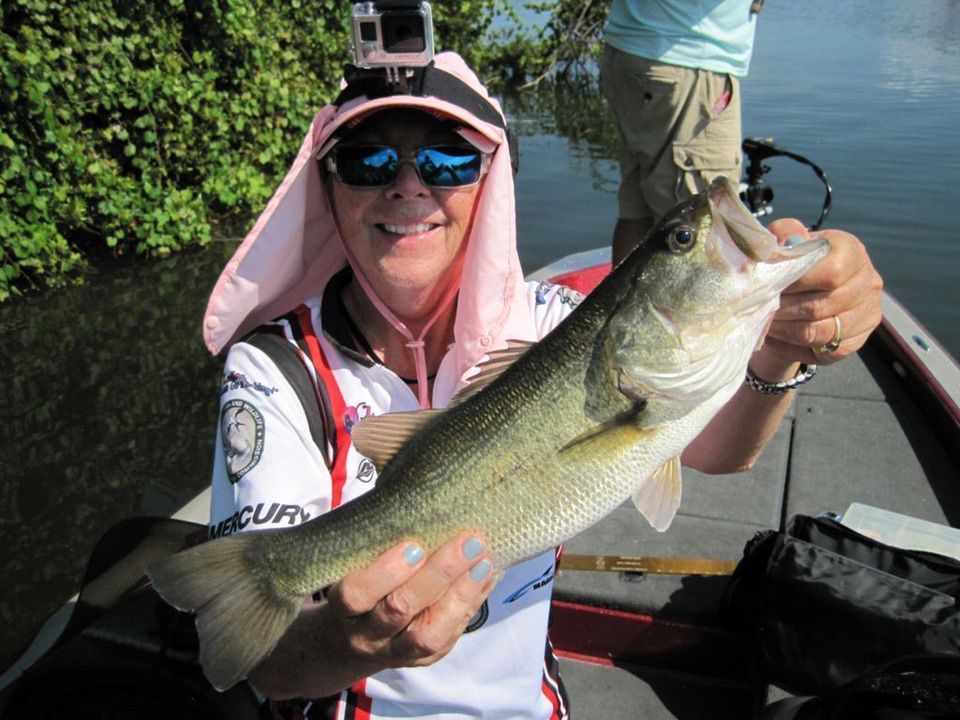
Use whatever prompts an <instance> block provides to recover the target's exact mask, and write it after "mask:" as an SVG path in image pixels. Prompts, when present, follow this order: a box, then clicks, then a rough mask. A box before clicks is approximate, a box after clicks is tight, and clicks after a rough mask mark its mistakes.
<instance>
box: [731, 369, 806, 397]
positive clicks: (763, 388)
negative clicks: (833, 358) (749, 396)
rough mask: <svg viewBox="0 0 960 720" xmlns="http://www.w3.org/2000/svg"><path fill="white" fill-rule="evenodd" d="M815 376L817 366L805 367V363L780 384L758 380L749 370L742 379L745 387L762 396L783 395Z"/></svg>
mask: <svg viewBox="0 0 960 720" xmlns="http://www.w3.org/2000/svg"><path fill="white" fill-rule="evenodd" d="M816 374H817V366H816V365H814V364H812V363H811V364H810V365H807V364H806V363H800V369H799V370H797V374H796V375H794V376H793V377H792V378H790V379H789V380H781V381H780V382H767V381H766V380H762V379H761V378H758V377H757V376H756V375H754V374H753V372H751V370H750V368H749V367H748V368H747V375H746V377H745V378H743V382H744V384H746V385H749V386H750V387H751V388H753V389H754V390H756V391H757V392H758V393H763V394H764V395H784V394H786V393H788V392H790V391H791V390H793V389H794V388H798V387H800V386H801V385H803V384H804V383H808V382H810V381H811V380H812V379H813V376H814V375H816Z"/></svg>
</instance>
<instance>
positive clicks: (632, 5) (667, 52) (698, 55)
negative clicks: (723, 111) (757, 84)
mask: <svg viewBox="0 0 960 720" xmlns="http://www.w3.org/2000/svg"><path fill="white" fill-rule="evenodd" d="M750 4H751V0H613V1H612V3H611V5H610V15H609V17H608V19H607V24H606V27H605V28H604V40H605V41H606V42H607V43H608V44H610V45H612V46H613V47H615V48H617V49H618V50H622V51H623V52H626V53H630V54H631V55H639V56H640V57H645V58H648V59H650V60H656V61H658V62H663V63H668V64H670V65H680V66H683V67H690V68H700V69H703V70H711V71H713V72H721V73H730V74H731V75H735V76H737V77H744V76H745V75H746V74H747V70H748V69H749V67H750V55H751V54H752V53H753V36H754V31H755V29H756V18H757V16H756V15H755V14H753V13H751V12H750Z"/></svg>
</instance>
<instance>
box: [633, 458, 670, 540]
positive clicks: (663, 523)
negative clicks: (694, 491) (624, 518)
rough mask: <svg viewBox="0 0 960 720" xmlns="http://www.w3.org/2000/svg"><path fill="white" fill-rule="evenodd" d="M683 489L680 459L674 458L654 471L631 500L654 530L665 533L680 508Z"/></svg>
mask: <svg viewBox="0 0 960 720" xmlns="http://www.w3.org/2000/svg"><path fill="white" fill-rule="evenodd" d="M682 487H683V482H682V478H681V470H680V458H679V457H673V458H670V459H669V460H667V462H665V463H664V464H663V465H661V466H660V467H658V468H657V469H656V470H654V471H653V474H652V475H651V476H650V477H649V478H647V480H646V481H645V482H644V483H643V484H642V485H641V486H640V487H638V488H637V489H636V491H635V492H634V493H633V496H632V497H631V498H630V499H631V500H632V501H633V504H634V505H635V506H636V508H637V510H639V511H640V512H641V513H642V514H643V516H644V517H645V518H646V519H647V521H648V522H649V523H650V525H652V526H653V528H654V530H656V531H657V532H663V531H664V530H666V529H667V528H668V527H670V524H671V523H672V522H673V518H674V516H676V514H677V509H678V508H679V507H680V494H681V490H682Z"/></svg>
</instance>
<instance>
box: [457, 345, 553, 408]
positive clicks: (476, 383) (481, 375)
mask: <svg viewBox="0 0 960 720" xmlns="http://www.w3.org/2000/svg"><path fill="white" fill-rule="evenodd" d="M534 345H536V343H535V342H530V341H529V340H507V346H506V347H505V348H503V349H502V350H492V351H490V352H489V353H488V354H487V359H486V360H484V361H483V362H481V363H478V364H477V370H479V372H478V373H477V374H476V375H474V376H473V377H471V378H470V379H469V380H468V381H467V382H468V383H469V384H468V385H467V386H466V387H464V388H461V389H460V391H459V392H458V393H457V394H456V395H454V396H453V398H451V400H450V403H449V407H453V406H454V405H459V404H460V403H462V402H464V401H466V400H467V399H468V398H471V397H473V396H474V395H476V394H477V393H478V392H480V391H481V390H483V389H484V388H485V387H486V386H487V385H489V384H490V383H492V382H493V381H494V380H496V379H497V378H498V377H500V374H501V373H502V372H503V371H504V370H506V369H507V368H508V367H510V366H511V365H513V363H515V362H516V361H517V360H518V359H519V358H520V357H521V356H523V355H524V354H526V352H527V350H529V349H530V348H531V347H533V346H534Z"/></svg>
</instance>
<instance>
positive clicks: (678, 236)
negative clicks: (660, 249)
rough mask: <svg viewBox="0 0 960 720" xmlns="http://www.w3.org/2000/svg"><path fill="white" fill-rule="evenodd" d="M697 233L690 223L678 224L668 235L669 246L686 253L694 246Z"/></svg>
mask: <svg viewBox="0 0 960 720" xmlns="http://www.w3.org/2000/svg"><path fill="white" fill-rule="evenodd" d="M696 239H697V234H696V232H694V230H693V228H692V227H690V226H688V225H678V226H677V227H675V228H673V230H671V231H670V233H669V234H668V235H667V247H669V248H670V251H671V252H674V253H685V252H687V251H688V250H690V248H692V247H693V245H694V242H695V241H696Z"/></svg>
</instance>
